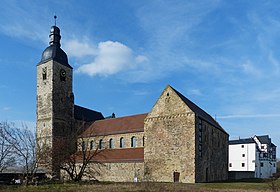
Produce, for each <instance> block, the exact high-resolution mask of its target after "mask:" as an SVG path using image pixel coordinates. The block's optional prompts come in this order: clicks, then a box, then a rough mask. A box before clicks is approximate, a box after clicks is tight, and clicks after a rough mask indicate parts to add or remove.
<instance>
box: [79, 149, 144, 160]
mask: <svg viewBox="0 0 280 192" xmlns="http://www.w3.org/2000/svg"><path fill="white" fill-rule="evenodd" d="M92 153H94V152H93V151H92ZM74 156H75V157H76V160H77V162H79V161H82V157H83V153H82V151H78V152H76V153H75V154H74ZM93 161H96V162H101V163H130V162H132V163H135V162H144V148H143V147H139V148H124V149H104V150H102V151H98V152H97V153H96V155H94V157H93V158H92V159H91V162H93Z"/></svg>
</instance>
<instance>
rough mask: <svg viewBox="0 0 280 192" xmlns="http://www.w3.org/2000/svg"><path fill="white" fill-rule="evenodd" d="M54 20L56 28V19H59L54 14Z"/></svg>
mask: <svg viewBox="0 0 280 192" xmlns="http://www.w3.org/2000/svg"><path fill="white" fill-rule="evenodd" d="M53 18H54V26H56V18H57V16H56V15H55V14H54V16H53Z"/></svg>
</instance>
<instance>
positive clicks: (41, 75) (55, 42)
mask: <svg viewBox="0 0 280 192" xmlns="http://www.w3.org/2000/svg"><path fill="white" fill-rule="evenodd" d="M55 19H56V17H55ZM49 38H50V41H49V46H48V47H47V48H46V49H45V50H44V52H43V53H42V58H41V61H40V62H39V63H38V65H37V98H36V100H37V106H36V108H37V109H36V113H37V121H36V137H37V142H38V147H37V161H38V162H39V166H40V167H43V168H45V169H46V170H48V172H49V173H50V174H52V175H55V176H57V177H59V161H61V159H60V158H59V154H60V152H61V151H63V150H64V149H65V147H66V146H65V145H64V144H63V141H64V140H66V139H67V136H68V137H69V135H71V133H72V132H73V121H74V120H73V119H74V115H73V113H74V95H73V90H72V76H73V71H72V70H73V68H72V67H71V66H70V65H69V63H68V58H67V55H66V53H65V52H64V51H63V50H62V49H61V48H60V46H61V45H60V39H61V36H60V29H59V28H58V27H57V26H56V24H55V25H54V26H52V27H51V30H50V35H49Z"/></svg>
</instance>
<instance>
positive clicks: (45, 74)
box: [42, 67, 47, 80]
mask: <svg viewBox="0 0 280 192" xmlns="http://www.w3.org/2000/svg"><path fill="white" fill-rule="evenodd" d="M42 75H43V80H46V79H47V67H44V68H43V69H42Z"/></svg>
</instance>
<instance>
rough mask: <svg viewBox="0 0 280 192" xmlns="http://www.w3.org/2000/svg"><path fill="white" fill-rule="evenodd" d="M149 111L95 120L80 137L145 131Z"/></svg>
mask: <svg viewBox="0 0 280 192" xmlns="http://www.w3.org/2000/svg"><path fill="white" fill-rule="evenodd" d="M146 116H147V113H145V114H138V115H132V116H126V117H119V118H110V119H103V120H98V121H95V122H94V123H93V124H91V125H90V126H89V127H88V128H87V129H86V130H85V131H84V132H83V133H82V134H81V135H80V137H90V136H99V135H102V136H105V135H114V134H121V133H134V132H143V131H144V119H145V118H146Z"/></svg>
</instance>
